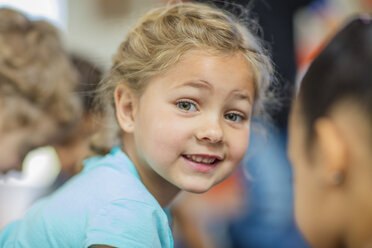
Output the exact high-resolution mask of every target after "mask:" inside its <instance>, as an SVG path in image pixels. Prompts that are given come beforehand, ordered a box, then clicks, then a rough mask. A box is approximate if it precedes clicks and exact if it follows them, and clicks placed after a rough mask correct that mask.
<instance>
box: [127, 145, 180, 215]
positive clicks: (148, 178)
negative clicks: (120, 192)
mask: <svg viewBox="0 0 372 248" xmlns="http://www.w3.org/2000/svg"><path fill="white" fill-rule="evenodd" d="M127 144H128V143H127ZM131 147H132V146H125V147H123V151H124V152H125V153H126V154H127V155H128V157H129V158H130V160H131V161H132V162H133V164H134V166H135V167H136V169H137V172H138V174H139V176H140V179H141V181H142V183H143V184H144V185H145V187H146V188H147V190H148V191H149V192H150V193H151V195H153V196H154V198H155V199H156V200H157V201H158V203H159V204H160V206H161V207H162V208H165V207H167V206H168V205H169V204H170V203H171V202H172V200H173V199H174V198H175V197H176V196H177V194H178V193H179V192H180V191H181V190H180V189H179V188H177V187H176V186H174V185H173V184H172V183H170V182H168V181H167V180H166V179H164V178H163V177H162V176H160V175H159V174H158V173H157V172H155V171H154V170H153V169H152V168H151V167H150V166H149V165H148V164H147V163H145V162H142V161H140V160H139V159H138V158H139V156H137V154H136V153H135V150H134V149H133V148H131Z"/></svg>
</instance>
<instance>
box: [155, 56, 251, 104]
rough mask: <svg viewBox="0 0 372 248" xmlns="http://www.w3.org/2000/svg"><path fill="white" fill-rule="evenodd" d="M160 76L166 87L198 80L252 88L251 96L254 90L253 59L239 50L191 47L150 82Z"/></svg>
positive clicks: (214, 84) (249, 89)
mask: <svg viewBox="0 0 372 248" xmlns="http://www.w3.org/2000/svg"><path fill="white" fill-rule="evenodd" d="M164 79H166V80H164ZM158 80H161V81H163V84H164V85H163V87H165V88H174V87H177V86H179V85H182V84H184V83H185V82H188V81H197V80H201V81H206V82H209V83H210V84H211V85H212V87H216V88H218V87H220V86H221V87H226V86H231V87H238V88H241V89H245V90H247V91H249V93H248V94H250V95H252V98H253V96H254V91H255V85H254V78H253V71H252V69H251V66H250V63H249V62H248V60H247V59H246V58H245V56H244V55H243V54H242V53H240V52H237V53H231V54H219V53H212V52H208V51H201V50H191V51H188V52H187V53H185V54H184V55H183V56H182V57H181V58H180V60H179V61H178V62H177V63H176V64H175V65H173V66H172V67H170V68H169V69H168V70H167V71H165V72H164V73H162V74H161V75H158V76H155V77H154V78H153V79H152V80H150V82H151V81H158ZM150 84H151V83H150Z"/></svg>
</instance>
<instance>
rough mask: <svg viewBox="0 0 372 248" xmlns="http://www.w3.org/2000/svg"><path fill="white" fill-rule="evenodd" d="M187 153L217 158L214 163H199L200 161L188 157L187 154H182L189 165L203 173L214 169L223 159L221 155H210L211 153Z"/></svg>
mask: <svg viewBox="0 0 372 248" xmlns="http://www.w3.org/2000/svg"><path fill="white" fill-rule="evenodd" d="M187 155H192V156H201V157H205V158H214V159H216V160H217V161H216V162H214V163H213V164H205V163H199V162H195V161H192V160H190V159H188V158H187V157H186V155H182V158H183V159H184V161H185V162H186V164H187V165H189V166H190V167H191V168H193V169H194V170H196V171H198V172H202V173H208V172H210V171H212V170H213V169H214V168H216V167H217V165H218V164H219V163H220V162H221V161H222V159H223V158H222V157H221V156H218V155H210V154H187Z"/></svg>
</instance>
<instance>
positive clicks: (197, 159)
mask: <svg viewBox="0 0 372 248" xmlns="http://www.w3.org/2000/svg"><path fill="white" fill-rule="evenodd" d="M186 158H188V159H190V160H193V161H195V162H198V163H203V164H213V163H214V162H215V161H216V159H215V158H211V157H204V156H196V155H186Z"/></svg>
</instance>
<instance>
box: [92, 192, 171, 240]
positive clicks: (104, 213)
mask: <svg viewBox="0 0 372 248" xmlns="http://www.w3.org/2000/svg"><path fill="white" fill-rule="evenodd" d="M169 233H170V229H169V225H168V220H167V216H166V215H165V213H164V211H163V210H162V209H161V208H158V207H157V206H156V205H153V204H151V203H150V202H143V201H137V200H133V199H118V200H114V201H111V202H110V203H108V204H106V205H105V206H104V207H102V208H101V209H100V210H99V211H98V212H97V214H96V215H95V216H94V217H92V218H90V220H89V221H88V226H87V232H86V247H89V246H91V245H94V244H105V245H110V246H114V247H154V244H159V246H155V247H162V246H161V245H160V244H161V243H164V242H167V241H169ZM168 243H169V242H168ZM166 247H167V246H166Z"/></svg>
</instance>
